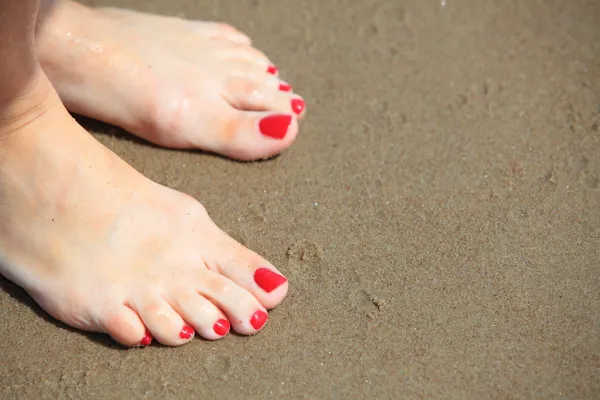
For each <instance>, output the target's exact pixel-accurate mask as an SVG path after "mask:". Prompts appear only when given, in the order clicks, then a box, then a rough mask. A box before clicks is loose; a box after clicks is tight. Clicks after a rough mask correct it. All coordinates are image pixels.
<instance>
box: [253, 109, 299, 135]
mask: <svg viewBox="0 0 600 400" xmlns="http://www.w3.org/2000/svg"><path fill="white" fill-rule="evenodd" d="M291 122H292V117H291V116H290V115H283V114H275V115H269V116H268V117H264V118H263V119H261V120H260V122H259V123H258V128H259V129H260V133H262V134H263V135H265V136H268V137H270V138H273V139H283V138H284V137H285V135H286V133H287V130H288V127H289V126H290V123H291Z"/></svg>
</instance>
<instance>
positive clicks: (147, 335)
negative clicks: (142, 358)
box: [140, 331, 152, 346]
mask: <svg viewBox="0 0 600 400" xmlns="http://www.w3.org/2000/svg"><path fill="white" fill-rule="evenodd" d="M150 343H152V335H151V334H150V332H148V331H146V333H145V334H144V337H143V338H142V340H141V341H140V346H148V345H149V344H150Z"/></svg>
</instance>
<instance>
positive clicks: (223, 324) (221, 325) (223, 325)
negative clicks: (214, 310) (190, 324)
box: [213, 319, 230, 336]
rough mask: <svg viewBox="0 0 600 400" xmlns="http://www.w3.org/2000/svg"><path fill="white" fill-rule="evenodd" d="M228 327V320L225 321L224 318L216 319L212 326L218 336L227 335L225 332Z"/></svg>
mask: <svg viewBox="0 0 600 400" xmlns="http://www.w3.org/2000/svg"><path fill="white" fill-rule="evenodd" d="M229 328H230V325H229V321H227V320H226V319H220V320H218V321H217V323H216V324H214V326H213V330H214V331H215V333H216V334H217V335H219V336H225V335H227V332H229Z"/></svg>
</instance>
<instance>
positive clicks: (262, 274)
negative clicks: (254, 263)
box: [254, 268, 287, 293]
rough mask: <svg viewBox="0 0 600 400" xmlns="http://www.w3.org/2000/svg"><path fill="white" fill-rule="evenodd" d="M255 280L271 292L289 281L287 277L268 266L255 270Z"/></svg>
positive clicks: (266, 290) (263, 288)
mask: <svg viewBox="0 0 600 400" xmlns="http://www.w3.org/2000/svg"><path fill="white" fill-rule="evenodd" d="M254 282H256V284H257V285H258V286H260V288H261V289H262V290H264V291H265V292H267V293H271V292H272V291H273V290H275V289H277V288H278V287H279V286H281V285H283V284H284V283H285V282H287V279H285V278H284V277H283V276H281V275H279V274H278V273H276V272H273V271H271V270H270V269H268V268H259V269H257V270H256V271H254Z"/></svg>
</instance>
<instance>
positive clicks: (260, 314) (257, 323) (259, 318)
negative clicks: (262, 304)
mask: <svg viewBox="0 0 600 400" xmlns="http://www.w3.org/2000/svg"><path fill="white" fill-rule="evenodd" d="M267 319H269V315H268V314H267V313H266V312H264V311H260V310H259V311H257V312H255V313H254V315H252V318H250V325H252V327H253V328H254V329H256V330H259V329H260V328H262V327H263V326H264V325H265V323H266V322H267Z"/></svg>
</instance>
